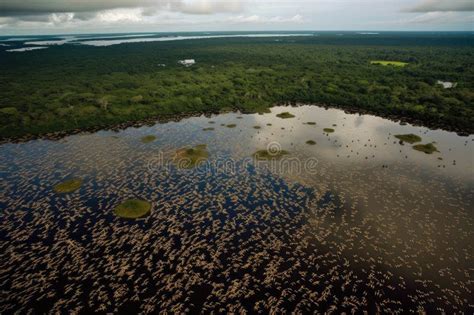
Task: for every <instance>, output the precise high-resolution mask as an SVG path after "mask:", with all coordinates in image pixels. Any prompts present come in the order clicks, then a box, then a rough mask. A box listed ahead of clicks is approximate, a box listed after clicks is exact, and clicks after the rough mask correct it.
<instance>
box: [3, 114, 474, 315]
mask: <svg viewBox="0 0 474 315" xmlns="http://www.w3.org/2000/svg"><path fill="white" fill-rule="evenodd" d="M213 119H214V120H216V121H217V124H220V123H221V122H220V121H218V120H219V117H214V118H213ZM245 121H246V119H245V117H244V119H241V120H238V123H237V125H238V126H237V128H234V129H229V128H226V127H222V128H216V130H215V131H214V132H209V131H201V132H196V130H198V129H197V128H199V130H202V129H203V127H206V124H207V123H206V121H205V120H203V119H194V120H193V119H191V120H190V121H186V122H181V123H172V124H164V125H157V126H154V127H147V128H145V131H144V130H143V129H129V130H125V131H122V132H119V133H117V134H114V135H113V136H111V134H110V133H108V132H99V133H97V134H92V135H76V136H72V137H69V138H66V139H64V140H63V141H55V142H52V141H42V140H37V141H33V142H29V143H26V144H5V145H3V146H1V147H0V165H2V168H1V169H0V174H1V177H2V182H1V184H0V185H1V190H0V208H1V212H0V220H1V224H0V236H1V240H2V242H1V244H0V251H1V253H2V254H1V255H0V313H1V314H9V313H14V312H17V313H42V312H49V313H79V314H89V313H92V312H103V313H124V314H125V313H136V312H141V313H157V312H160V313H161V312H163V313H188V314H196V313H204V314H207V313H242V314H245V313H261V314H267V313H273V314H276V313H289V312H293V313H295V314H304V313H335V314H337V313H343V312H345V313H352V314H354V313H362V312H367V313H395V314H405V313H459V314H472V313H473V311H474V299H473V296H474V293H473V292H472V291H473V289H474V285H473V276H474V266H473V263H472V262H473V254H474V248H473V246H474V245H473V244H474V232H473V231H474V217H473V208H472V204H471V203H472V199H473V198H472V197H473V186H472V181H466V180H463V179H461V178H458V177H455V176H454V177H449V176H446V175H445V174H444V173H430V172H427V171H426V169H424V168H422V167H407V164H406V163H407V162H405V159H404V156H403V157H402V158H401V159H400V162H398V163H394V164H391V165H390V167H388V168H387V167H381V166H380V165H377V167H369V165H368V164H365V163H364V162H362V161H359V162H353V163H346V164H344V163H341V162H340V161H339V160H338V159H337V157H336V156H334V158H333V159H325V160H321V161H320V163H319V164H318V165H317V167H318V172H317V173H312V174H309V173H305V172H301V173H297V174H294V173H286V174H277V173H275V172H272V171H271V170H267V169H256V168H255V167H249V166H248V165H246V164H245V163H243V162H242V158H243V157H245V156H249V155H250V154H251V153H252V152H254V151H255V149H256V147H257V146H259V145H260V143H261V144H264V143H266V142H268V141H269V140H272V139H267V137H268V136H267V135H268V134H267V135H265V134H264V130H265V129H268V128H274V130H281V129H280V126H278V125H277V124H276V123H275V122H274V123H273V126H266V125H263V126H264V127H262V130H258V131H256V130H255V129H253V128H252V127H250V128H248V133H246V131H245V130H244V131H242V130H239V125H240V126H242V125H243V124H244V123H245ZM295 121H296V120H295ZM222 122H223V123H226V121H222ZM299 123H301V122H299ZM248 125H249V126H253V125H255V123H254V122H252V121H251V122H248ZM307 127H308V128H316V127H312V126H307ZM193 128H194V129H193ZM250 129H252V130H251V131H250ZM285 130H286V132H287V133H286V134H288V133H290V132H292V130H291V128H286V129H285ZM151 131H153V132H154V133H155V134H156V135H157V141H156V142H155V143H151V144H143V143H141V142H140V141H139V139H140V138H141V136H143V134H142V133H143V132H147V133H150V132H151ZM250 133H251V134H252V137H253V140H255V141H257V142H258V141H261V142H258V144H252V143H251V140H250V136H249V134H250ZM275 133H276V132H275ZM386 136H387V138H390V135H389V134H387V135H386ZM259 138H260V139H259ZM273 140H274V139H273ZM303 140H304V141H303ZM306 140H308V139H302V143H303V144H304V142H305V141H306ZM315 140H317V143H318V144H317V145H315V146H313V147H314V149H313V148H312V149H311V150H314V151H315V152H317V150H318V145H319V146H321V145H322V143H323V142H324V141H326V142H327V143H329V144H330V145H331V146H332V147H335V148H339V149H340V150H355V151H357V148H361V150H363V149H362V147H363V146H364V144H367V143H368V141H366V140H365V141H362V140H360V141H357V139H355V140H354V141H353V142H351V143H339V142H338V141H335V139H334V137H333V138H331V135H323V134H322V133H321V135H320V136H319V137H317V139H315ZM199 143H206V144H207V145H208V149H209V151H210V156H211V157H210V158H211V159H212V156H216V155H217V154H219V153H221V154H222V155H224V156H225V157H228V158H234V159H235V161H236V162H235V166H234V167H235V169H234V171H235V172H233V173H232V174H228V173H226V172H218V173H214V174H212V175H210V174H209V173H206V172H199V170H177V169H167V170H164V169H163V170H161V169H160V168H156V169H152V170H150V168H149V165H150V160H152V159H153V158H154V157H155V155H156V154H158V151H160V152H165V154H164V158H165V159H166V158H167V157H168V154H171V152H175V151H176V149H177V148H180V147H183V146H186V145H196V144H199ZM387 143H390V145H398V142H397V144H393V143H391V142H389V140H387ZM346 145H348V147H346ZM368 145H369V146H371V145H375V144H368ZM387 145H388V144H387ZM253 146H254V147H253ZM339 146H342V147H339ZM349 146H350V147H349ZM371 150H374V151H373V152H379V151H377V150H381V151H383V150H385V149H384V145H383V144H382V145H379V147H378V148H374V147H371ZM296 151H298V150H293V151H292V153H293V154H294V155H295V156H298V157H299V158H301V159H305V158H307V157H308V154H309V153H308V151H307V150H299V151H298V152H296ZM315 154H317V153H315ZM374 154H375V153H374ZM321 159H322V157H321ZM70 176H75V177H81V178H82V179H83V186H82V187H81V188H80V190H78V191H77V192H74V193H71V194H56V193H55V192H54V190H53V189H52V187H53V185H54V184H56V183H57V182H58V181H61V180H63V179H65V178H68V177H70ZM129 198H140V199H144V200H147V201H149V202H151V203H152V212H151V214H150V215H149V216H148V217H146V218H143V219H140V220H135V221H128V220H124V219H120V218H117V217H115V216H114V214H113V209H114V207H115V206H116V205H117V204H120V203H121V202H122V201H123V200H125V199H129Z"/></svg>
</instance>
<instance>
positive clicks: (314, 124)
mask: <svg viewBox="0 0 474 315" xmlns="http://www.w3.org/2000/svg"><path fill="white" fill-rule="evenodd" d="M306 124H307V125H310V126H316V123H315V122H314V121H308V122H307V123H306Z"/></svg>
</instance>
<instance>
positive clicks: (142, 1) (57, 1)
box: [0, 0, 174, 16]
mask: <svg viewBox="0 0 474 315" xmlns="http://www.w3.org/2000/svg"><path fill="white" fill-rule="evenodd" d="M172 2H174V1H173V0H108V1H97V0H82V1H74V0H20V1H18V0H2V1H0V14H1V15H3V16H9V15H34V14H49V13H60V12H94V11H101V10H108V9H116V8H132V7H149V6H157V7H159V6H163V5H169V4H170V3H172Z"/></svg>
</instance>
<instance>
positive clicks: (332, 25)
mask: <svg viewBox="0 0 474 315" xmlns="http://www.w3.org/2000/svg"><path fill="white" fill-rule="evenodd" d="M232 30H367V31H370V30H380V31H383V30H421V31H428V30H445V31H455V30H464V31H474V0H274V1H270V0H102V1H97V0H0V35H7V34H8V35H10V34H66V33H92V32H102V33H105V32H148V31H150V32H151V31H154V32H160V31H163V32H165V31H232Z"/></svg>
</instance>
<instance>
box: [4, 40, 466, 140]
mask: <svg viewBox="0 0 474 315" xmlns="http://www.w3.org/2000/svg"><path fill="white" fill-rule="evenodd" d="M473 39H474V36H472V35H470V34H466V33H451V34H429V33H418V34H403V33H399V34H397V33H382V34H379V35H372V36H368V35H360V34H344V35H343V36H340V35H337V34H322V35H319V36H311V37H285V38H220V39H200V40H188V41H170V42H150V43H133V44H122V45H115V46H108V47H93V46H85V45H62V46H51V47H50V48H48V49H44V50H37V51H31V52H24V53H11V52H6V48H5V47H0V138H7V137H16V136H24V135H27V134H42V133H47V132H53V131H66V130H74V129H76V130H77V129H80V128H88V127H98V126H109V125H113V124H117V123H121V122H126V121H136V120H141V119H145V118H149V117H161V116H163V117H164V116H172V115H176V114H183V113H184V114H185V113H194V112H219V111H222V110H225V109H229V108H232V109H236V110H241V111H242V112H259V111H264V110H265V109H267V108H268V107H270V106H272V105H274V104H281V103H296V102H298V103H316V104H325V105H328V106H338V107H342V108H347V109H352V110H354V109H355V110H360V111H364V112H371V113H375V114H379V115H383V116H387V115H390V116H394V117H400V118H408V119H412V120H417V121H419V122H420V123H423V124H426V125H427V126H433V127H442V128H445V129H450V130H456V131H462V132H465V133H473V131H474V105H473V104H474V66H473V63H474V41H473ZM13 44H15V43H13ZM18 44H20V43H18ZM181 59H195V60H196V64H195V65H194V66H192V67H184V66H182V65H180V64H178V61H179V60H181ZM373 61H399V62H403V63H406V65H405V64H402V66H394V65H390V64H388V65H384V64H380V63H378V64H377V63H373ZM403 65H404V66H403ZM438 80H441V81H449V82H455V83H456V84H457V85H456V86H455V87H454V88H451V89H446V88H444V87H443V86H442V85H440V84H438Z"/></svg>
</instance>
